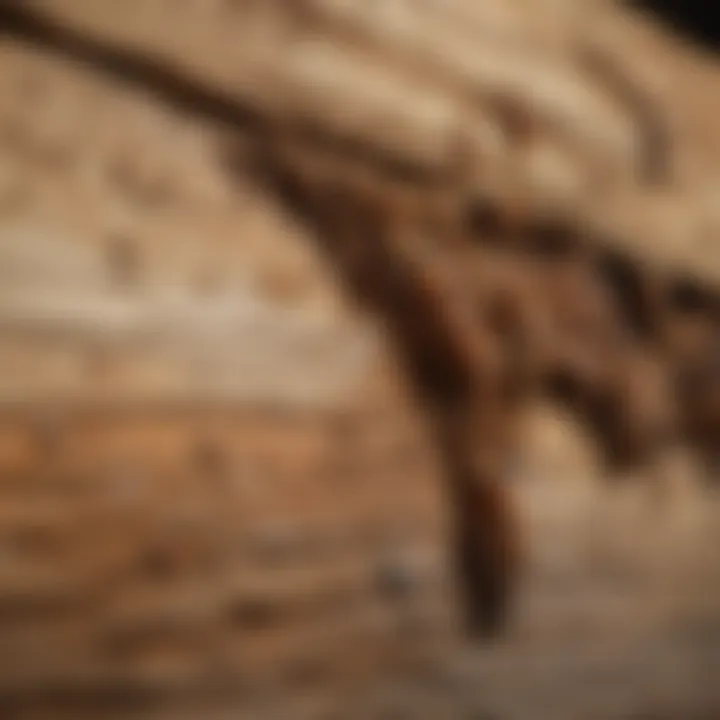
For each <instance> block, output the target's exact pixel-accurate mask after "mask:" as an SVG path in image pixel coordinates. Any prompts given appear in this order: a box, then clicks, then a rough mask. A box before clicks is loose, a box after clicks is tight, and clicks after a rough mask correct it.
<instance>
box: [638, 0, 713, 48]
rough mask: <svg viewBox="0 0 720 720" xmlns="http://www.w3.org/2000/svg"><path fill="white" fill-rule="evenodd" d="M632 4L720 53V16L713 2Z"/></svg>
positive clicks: (664, 0)
mask: <svg viewBox="0 0 720 720" xmlns="http://www.w3.org/2000/svg"><path fill="white" fill-rule="evenodd" d="M630 5H631V6H632V7H634V8H637V9H638V10H641V11H642V12H645V13H650V14H652V15H655V16H656V17H657V18H659V19H660V20H661V21H662V22H663V23H664V24H665V25H668V26H670V27H671V28H672V29H673V30H675V31H676V32H678V33H680V34H681V35H684V36H685V37H686V38H687V39H689V40H692V41H693V42H696V43H698V44H699V45H702V46H703V47H704V48H705V49H707V50H711V51H713V52H718V51H720V14H719V13H718V11H717V10H718V7H717V3H716V2H713V0H634V1H633V2H631V3H630Z"/></svg>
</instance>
